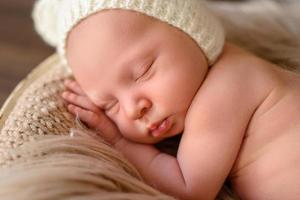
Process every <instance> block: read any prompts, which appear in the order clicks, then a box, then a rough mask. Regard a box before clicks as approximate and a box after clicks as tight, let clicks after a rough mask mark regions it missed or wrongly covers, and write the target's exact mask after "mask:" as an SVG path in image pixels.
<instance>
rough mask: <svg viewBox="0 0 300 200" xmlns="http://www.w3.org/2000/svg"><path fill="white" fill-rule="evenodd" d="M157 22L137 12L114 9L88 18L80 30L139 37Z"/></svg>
mask: <svg viewBox="0 0 300 200" xmlns="http://www.w3.org/2000/svg"><path fill="white" fill-rule="evenodd" d="M157 22H158V20H157V19H154V18H152V17H150V16H146V15H144V14H141V13H138V12H136V11H128V10H117V9H113V10H104V11H101V12H98V13H96V14H94V15H92V16H90V17H88V18H86V19H85V20H83V22H82V23H81V24H82V25H80V26H81V27H80V26H78V28H81V29H90V28H96V29H98V30H99V31H108V32H109V33H110V34H121V35H123V36H126V35H134V36H137V35H138V34H142V33H143V32H144V31H146V30H147V29H148V28H150V27H151V26H153V25H154V24H156V23H157ZM87 26H89V28H88V27H87Z"/></svg>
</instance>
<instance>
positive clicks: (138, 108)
mask: <svg viewBox="0 0 300 200" xmlns="http://www.w3.org/2000/svg"><path fill="white" fill-rule="evenodd" d="M132 103H133V104H132V105H131V106H128V107H127V115H128V117H130V118H132V119H134V120H136V119H141V118H143V117H144V116H145V114H146V113H147V112H148V111H149V109H150V108H151V106H152V103H151V102H150V101H149V100H147V99H139V100H138V101H136V102H132Z"/></svg>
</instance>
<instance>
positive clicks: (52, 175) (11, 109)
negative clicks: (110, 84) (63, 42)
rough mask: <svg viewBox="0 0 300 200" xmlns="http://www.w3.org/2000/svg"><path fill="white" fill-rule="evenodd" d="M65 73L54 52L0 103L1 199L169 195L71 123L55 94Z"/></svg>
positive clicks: (165, 199) (226, 196) (225, 193)
mask: <svg viewBox="0 0 300 200" xmlns="http://www.w3.org/2000/svg"><path fill="white" fill-rule="evenodd" d="M69 76H70V74H69V72H68V70H67V69H66V67H64V65H62V64H60V60H59V58H58V56H57V55H54V56H52V57H50V58H48V59H47V60H46V61H45V62H43V63H42V64H41V65H40V66H38V67H37V69H35V71H33V72H32V73H31V74H30V75H29V76H28V77H27V79H25V80H24V81H23V82H22V83H21V84H20V85H19V86H18V87H17V88H16V90H15V91H14V92H13V93H12V96H11V97H10V98H9V99H8V102H7V103H6V105H5V106H4V107H3V108H2V110H1V116H2V118H1V120H0V124H1V125H0V129H1V132H0V196H1V200H27V199H28V200H42V199H43V200H44V199H49V200H50V199H51V200H54V199H55V200H59V199H64V200H65V199H72V200H73V199H78V200H79V199H82V200H83V199H89V200H92V199H97V200H100V199H107V200H118V199H128V200H129V199H132V200H134V199H137V200H138V199H143V200H144V199H145V200H147V199H149V200H150V199H151V200H152V199H156V200H160V199H161V200H172V199H173V198H172V197H169V196H166V195H164V194H162V193H160V192H159V191H157V190H155V189H153V188H152V187H150V186H148V185H146V184H145V183H144V182H143V181H142V178H141V176H140V175H139V174H138V172H137V170H136V169H135V168H134V167H133V166H132V165H131V164H130V163H129V162H128V161H126V159H125V158H124V157H123V156H122V155H121V154H120V153H118V152H117V151H115V150H114V149H113V148H112V147H111V146H109V145H107V144H105V142H104V141H103V140H101V138H99V137H98V136H97V135H95V134H94V133H92V132H89V131H87V130H84V129H82V128H81V126H79V124H77V123H75V119H74V117H73V116H71V115H70V114H69V113H68V112H67V111H66V108H65V107H64V105H63V101H62V98H61V97H60V93H61V92H62V90H63V89H64V86H63V80H64V78H66V77H69ZM4 121H5V123H4ZM219 199H223V200H230V199H232V198H231V197H230V192H229V190H227V189H226V188H224V189H223V190H222V192H221V193H220V198H219Z"/></svg>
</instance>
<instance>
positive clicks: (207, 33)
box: [33, 0, 225, 64]
mask: <svg viewBox="0 0 300 200" xmlns="http://www.w3.org/2000/svg"><path fill="white" fill-rule="evenodd" d="M106 9H124V10H131V11H136V12H139V13H143V14H145V15H148V16H151V17H154V18H156V19H159V20H161V21H163V22H166V23H168V24H170V25H172V26H174V27H177V28H178V29H180V30H182V31H183V32H185V33H186V34H188V35H189V36H190V37H191V38H192V39H194V41H195V42H196V43H197V44H198V45H199V47H200V48H201V49H202V51H203V52H204V54H205V55H206V57H207V59H208V62H209V64H213V63H214V62H215V61H216V59H217V57H218V56H219V55H220V53H221V52H222V50H223V46H224V38H225V33H224V30H223V27H222V25H221V24H220V23H219V21H218V20H217V18H216V17H214V15H212V14H211V13H210V11H209V10H208V9H207V8H206V5H205V3H204V1H202V0H185V1H182V0H172V1H169V0H114V1H112V0H39V1H37V3H36V5H35V8H34V10H33V19H34V22H35V27H36V30H37V32H38V33H39V34H40V35H41V36H42V38H44V40H45V41H46V42H47V43H48V44H50V45H53V46H56V47H57V49H58V52H59V54H60V55H61V58H62V60H63V61H64V63H65V64H67V60H66V56H65V55H66V52H65V51H66V49H65V47H66V42H67V38H68V34H69V32H70V31H71V30H72V29H73V28H74V26H76V25H77V24H78V23H79V22H80V21H82V20H84V19H85V18H86V17H88V16H90V15H92V14H94V13H96V12H99V11H102V10H106Z"/></svg>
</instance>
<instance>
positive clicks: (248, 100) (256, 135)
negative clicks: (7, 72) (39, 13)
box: [51, 0, 300, 200]
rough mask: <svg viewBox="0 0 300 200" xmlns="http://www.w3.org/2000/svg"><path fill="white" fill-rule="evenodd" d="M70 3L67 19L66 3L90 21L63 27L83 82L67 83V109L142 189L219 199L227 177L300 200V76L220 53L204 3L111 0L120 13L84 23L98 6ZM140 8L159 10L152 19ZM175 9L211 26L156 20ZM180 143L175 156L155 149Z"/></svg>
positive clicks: (263, 196) (65, 50) (253, 190)
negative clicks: (134, 172)
mask: <svg viewBox="0 0 300 200" xmlns="http://www.w3.org/2000/svg"><path fill="white" fill-rule="evenodd" d="M51 1H52V2H54V1H53V0H51ZM68 1H69V0H61V2H63V3H62V4H63V5H61V6H62V8H63V10H64V12H63V14H65V13H68V12H69V10H67V6H70V7H73V8H74V10H73V12H71V13H72V15H75V14H74V13H76V12H75V10H77V11H78V10H79V11H78V12H80V13H81V15H82V16H84V17H82V16H80V17H78V18H76V19H77V20H80V23H77V24H75V23H74V24H73V25H69V26H68V25H66V27H68V31H64V32H63V33H64V34H65V35H64V36H63V37H61V38H62V40H64V43H63V44H62V45H61V46H60V47H59V50H60V54H61V55H63V56H65V58H66V61H67V63H68V65H69V66H70V67H71V69H72V72H73V74H74V77H75V78H76V81H73V80H67V81H65V85H66V87H67V91H65V92H64V93H63V95H62V96H63V98H64V99H65V100H66V101H67V102H68V110H69V111H70V112H71V113H73V114H74V115H78V116H79V117H80V119H81V120H82V121H83V122H85V123H86V124H87V125H88V126H89V127H90V128H92V129H94V130H95V131H97V133H99V134H100V135H101V136H102V137H103V138H104V139H105V140H106V141H107V142H109V143H110V144H112V145H113V146H114V147H115V148H116V149H118V150H119V151H121V152H122V153H123V154H124V156H125V157H126V158H127V159H128V160H129V161H131V162H132V163H133V164H134V166H135V167H136V168H137V169H138V171H139V172H140V173H141V175H142V176H143V178H144V179H145V181H146V182H148V183H149V184H151V185H153V186H154V187H156V188H158V189H159V190H161V191H163V192H165V193H167V194H170V195H172V196H174V197H176V198H178V199H214V198H215V197H216V195H217V194H218V192H219V190H220V189H221V187H222V185H223V184H224V182H225V180H226V179H228V180H229V181H230V183H231V184H232V188H233V190H234V191H235V192H236V193H237V194H238V196H239V197H240V198H241V199H250V200H252V199H253V200H268V199H270V200H276V199H280V200H281V199H288V200H298V199H300V189H299V188H300V103H299V102H300V76H299V75H297V74H295V73H293V72H290V71H286V70H283V69H281V68H279V67H278V66H275V65H274V64H272V63H269V62H267V61H265V60H263V59H261V58H259V57H256V56H254V55H252V54H251V53H249V52H247V51H245V50H243V49H240V48H239V47H237V46H235V45H233V44H230V43H228V42H225V44H224V45H223V43H222V41H223V33H222V30H221V28H220V25H219V24H218V22H217V21H216V20H215V19H214V18H213V16H212V15H210V14H209V13H208V11H207V10H206V9H205V8H204V6H203V5H202V4H201V3H200V2H199V1H198V0H195V1H194V0H185V1H164V0H157V1H146V0H144V1H130V0H128V1H123V2H122V1H120V2H121V3H120V2H119V1H107V2H111V4H109V6H107V7H105V8H120V9H109V10H108V9H98V8H97V9H98V10H97V12H96V10H93V11H92V13H89V14H87V13H88V12H89V11H87V9H85V8H88V7H89V8H92V7H93V6H94V7H97V5H98V4H97V3H95V2H97V1H92V0H84V3H83V0H82V1H80V0H78V1H74V0H72V4H71V3H70V1H69V4H68V3H67V2H68ZM80 2H81V3H80ZM99 2H105V1H100V0H98V3H99ZM124 2H126V3H124ZM137 2H139V3H137ZM140 2H146V3H147V5H148V6H149V5H150V4H151V5H152V3H153V2H155V3H153V4H154V5H152V6H153V7H154V8H160V9H161V11H157V12H155V13H156V14H153V15H152V17H150V16H149V15H150V14H149V13H147V12H143V9H147V8H148V7H147V6H144V7H143V6H142V4H140ZM114 3H115V4H118V5H117V6H115V7H114V6H112V5H113V4H114ZM119 3H120V4H119ZM160 3H161V5H160ZM77 4H78V5H77ZM99 4H100V3H99ZM123 4H124V5H123ZM136 4H138V5H136ZM71 5H72V6H71ZM76 5H77V6H79V7H80V6H83V8H82V7H80V8H81V11H80V9H75V7H76ZM158 5H159V6H158ZM170 5H172V9H177V11H178V12H180V11H181V10H189V12H190V13H192V14H195V12H198V11H199V12H200V14H198V15H204V14H205V15H206V14H207V15H206V16H205V17H203V16H202V17H203V18H201V17H200V18H201V19H205V20H208V22H210V23H203V24H200V25H201V26H200V28H199V30H201V31H203V32H202V33H200V34H197V32H195V30H198V29H196V28H195V29H194V30H191V29H184V28H183V29H181V27H180V26H179V25H178V26H176V25H174V24H173V26H171V25H170V24H171V23H169V24H168V23H166V21H167V20H165V21H164V20H161V18H160V16H159V17H157V16H158V15H160V13H163V9H167V8H169V9H171V8H170ZM64 6H65V7H64ZM84 6H86V7H84ZM122 6H123V7H122ZM126 6H127V7H126ZM155 6H157V7H155ZM176 6H177V7H176ZM180 6H182V7H180ZM184 6H185V7H184ZM129 8H130V9H129ZM154 8H153V9H152V10H154ZM195 9H196V10H195ZM199 9H200V10H199ZM100 10H102V11H100ZM85 12H86V13H85ZM201 12H202V13H201ZM84 13H85V14H84ZM145 13H146V14H145ZM203 13H204V14H203ZM63 14H62V13H61V15H63ZM91 14H92V15H91ZM168 14H169V15H170V16H171V15H172V12H171V13H170V12H169V13H168ZM173 14H174V13H173ZM60 17H61V16H60ZM176 17H177V16H173V18H172V17H169V18H168V19H170V21H171V19H173V20H175V21H176V20H179V19H177V18H176ZM178 18H180V17H178ZM200 18H199V19H200ZM68 19H69V18H68ZM197 19H198V18H196V17H195V18H190V19H189V20H191V21H193V20H197ZM181 20H184V19H181ZM170 21H168V22H170ZM191 23H192V22H191ZM195 23H197V22H195ZM175 24H176V22H175ZM198 26H199V24H198ZM187 30H191V31H190V32H189V33H188V31H187ZM216 30H218V32H215V31H216ZM195 35H196V36H195ZM206 35H207V36H208V38H209V37H211V38H209V39H210V40H208V41H206V40H196V39H195V38H197V37H198V38H199V37H200V38H203V37H206ZM199 41H200V42H199ZM201 41H202V42H203V43H201ZM57 45H58V46H59V45H60V44H57ZM221 50H222V53H221ZM178 134H182V137H181V141H180V144H179V149H178V153H177V156H176V157H173V156H171V155H168V154H165V153H162V152H160V151H159V150H158V149H156V148H155V147H154V146H153V144H156V143H158V142H160V141H162V140H164V139H166V138H170V137H173V136H176V135H178Z"/></svg>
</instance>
